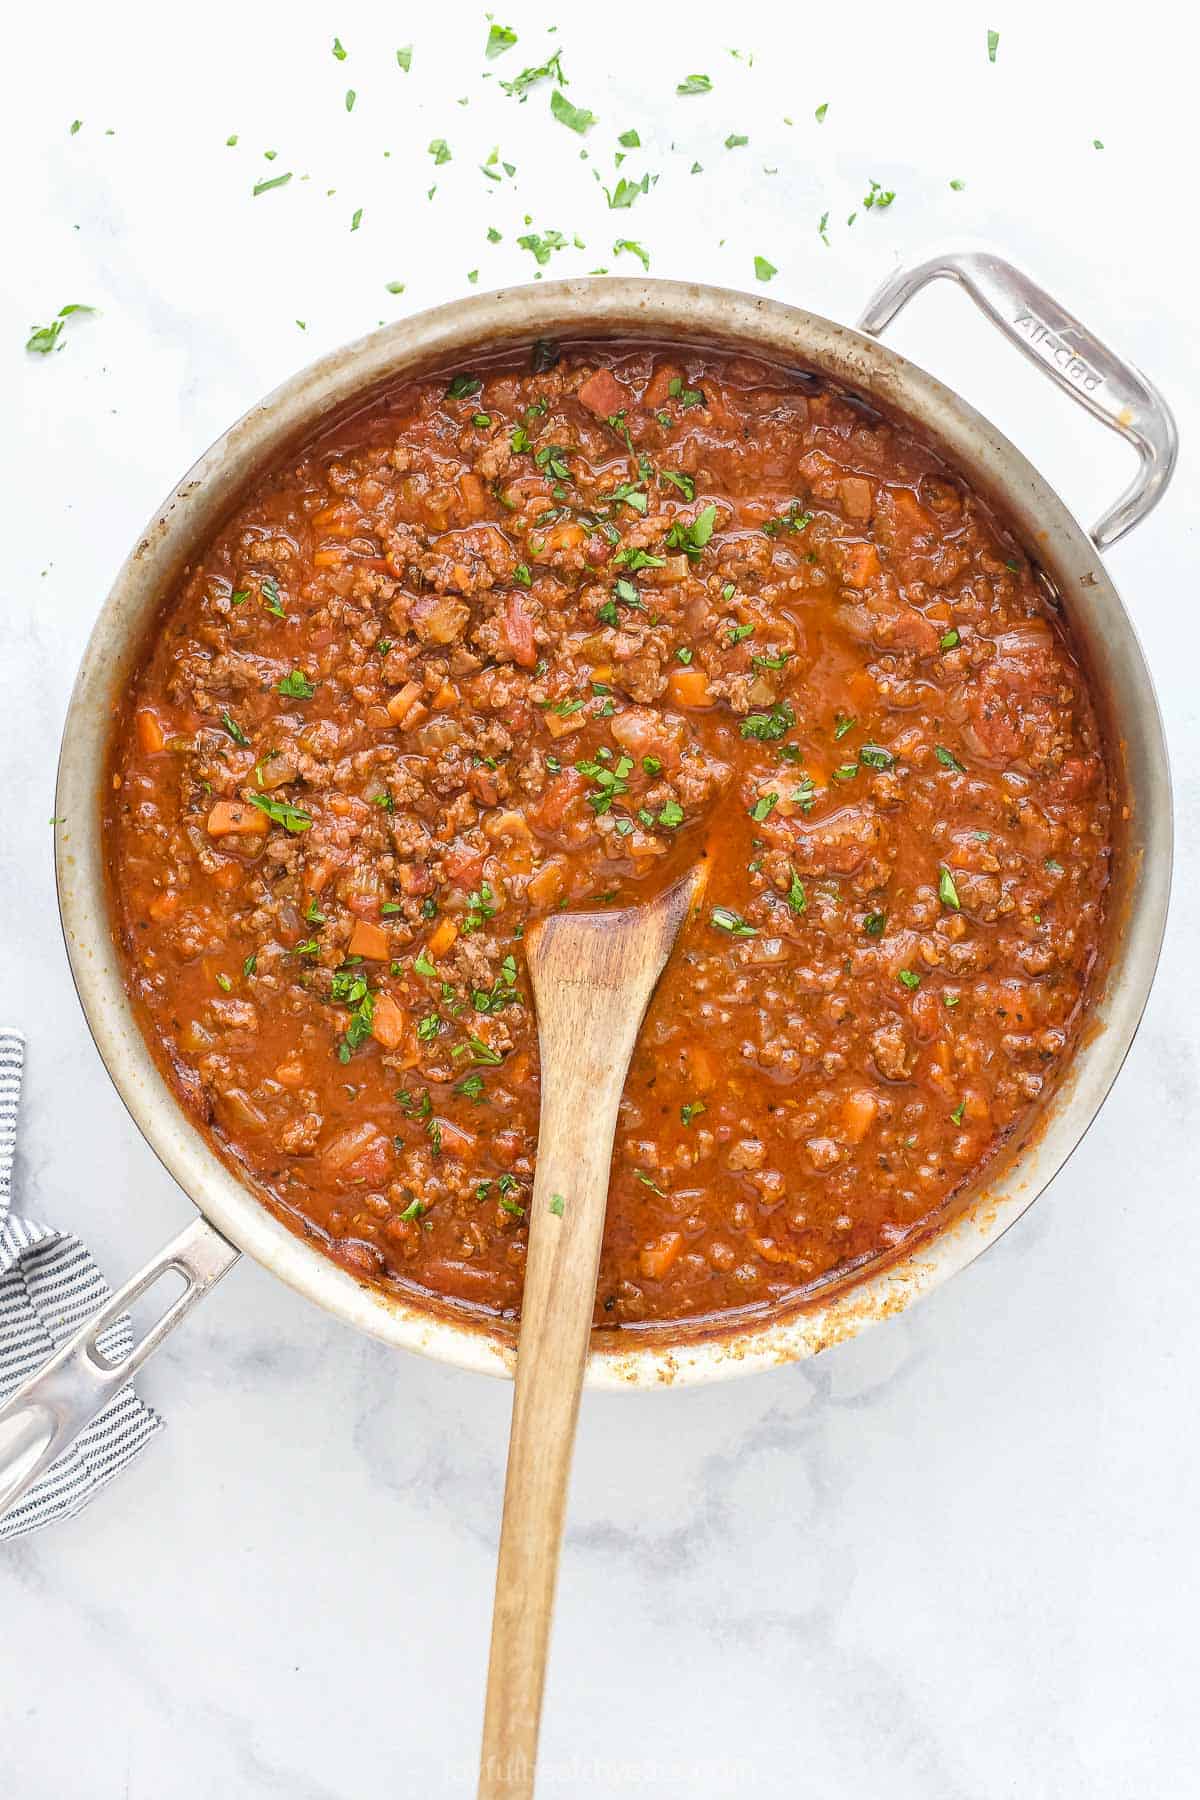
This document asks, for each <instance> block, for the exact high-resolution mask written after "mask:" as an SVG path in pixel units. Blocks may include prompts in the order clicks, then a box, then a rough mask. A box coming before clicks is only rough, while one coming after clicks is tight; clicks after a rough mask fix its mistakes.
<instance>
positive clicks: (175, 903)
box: [146, 888, 179, 919]
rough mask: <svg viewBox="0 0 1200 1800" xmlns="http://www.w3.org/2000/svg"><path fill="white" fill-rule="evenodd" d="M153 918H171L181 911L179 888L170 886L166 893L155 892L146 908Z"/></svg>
mask: <svg viewBox="0 0 1200 1800" xmlns="http://www.w3.org/2000/svg"><path fill="white" fill-rule="evenodd" d="M146 910H147V912H148V913H149V914H150V917H151V918H152V919H170V918H172V917H173V916H174V914H175V913H177V912H178V911H179V890H178V888H168V889H167V891H166V893H164V894H155V896H154V898H153V900H152V901H151V902H150V904H149V906H148V907H147V908H146Z"/></svg>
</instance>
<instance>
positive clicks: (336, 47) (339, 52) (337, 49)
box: [333, 37, 346, 62]
mask: <svg viewBox="0 0 1200 1800" xmlns="http://www.w3.org/2000/svg"><path fill="white" fill-rule="evenodd" d="M333 54H334V55H335V56H336V57H337V59H338V61H339V62H345V60H346V52H345V50H344V49H343V47H342V40H341V38H336V37H335V38H334V40H333Z"/></svg>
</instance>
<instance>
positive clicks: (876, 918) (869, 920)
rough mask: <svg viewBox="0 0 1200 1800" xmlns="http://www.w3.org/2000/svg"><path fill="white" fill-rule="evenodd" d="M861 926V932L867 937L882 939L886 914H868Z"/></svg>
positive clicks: (885, 927) (885, 925)
mask: <svg viewBox="0 0 1200 1800" xmlns="http://www.w3.org/2000/svg"><path fill="white" fill-rule="evenodd" d="M862 925H863V930H864V931H865V932H866V934H867V936H868V937H882V936H883V934H884V931H885V930H886V929H887V914H886V913H882V912H869V913H868V914H867V916H866V918H865V919H864V920H863V922H862Z"/></svg>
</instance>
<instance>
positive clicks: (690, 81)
mask: <svg viewBox="0 0 1200 1800" xmlns="http://www.w3.org/2000/svg"><path fill="white" fill-rule="evenodd" d="M675 92H676V93H677V94H711V93H712V80H711V78H710V77H709V76H708V75H688V76H687V77H686V78H685V79H684V80H683V81H681V82H679V83H677V85H676V88H675Z"/></svg>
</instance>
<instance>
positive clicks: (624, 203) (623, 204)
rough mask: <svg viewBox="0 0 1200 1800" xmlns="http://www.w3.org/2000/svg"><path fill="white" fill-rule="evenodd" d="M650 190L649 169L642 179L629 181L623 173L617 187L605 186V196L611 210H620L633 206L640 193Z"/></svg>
mask: <svg viewBox="0 0 1200 1800" xmlns="http://www.w3.org/2000/svg"><path fill="white" fill-rule="evenodd" d="M649 192H650V172H649V170H647V171H646V173H645V174H644V175H643V176H642V179H641V180H640V181H627V180H626V179H625V177H624V175H622V177H621V179H620V180H619V181H618V183H617V185H616V187H615V188H605V190H604V197H605V199H606V200H607V201H608V205H609V210H610V211H611V212H619V211H621V210H623V209H627V208H629V207H631V206H632V205H633V203H634V201H635V200H636V199H637V197H638V195H639V194H648V193H649Z"/></svg>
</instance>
